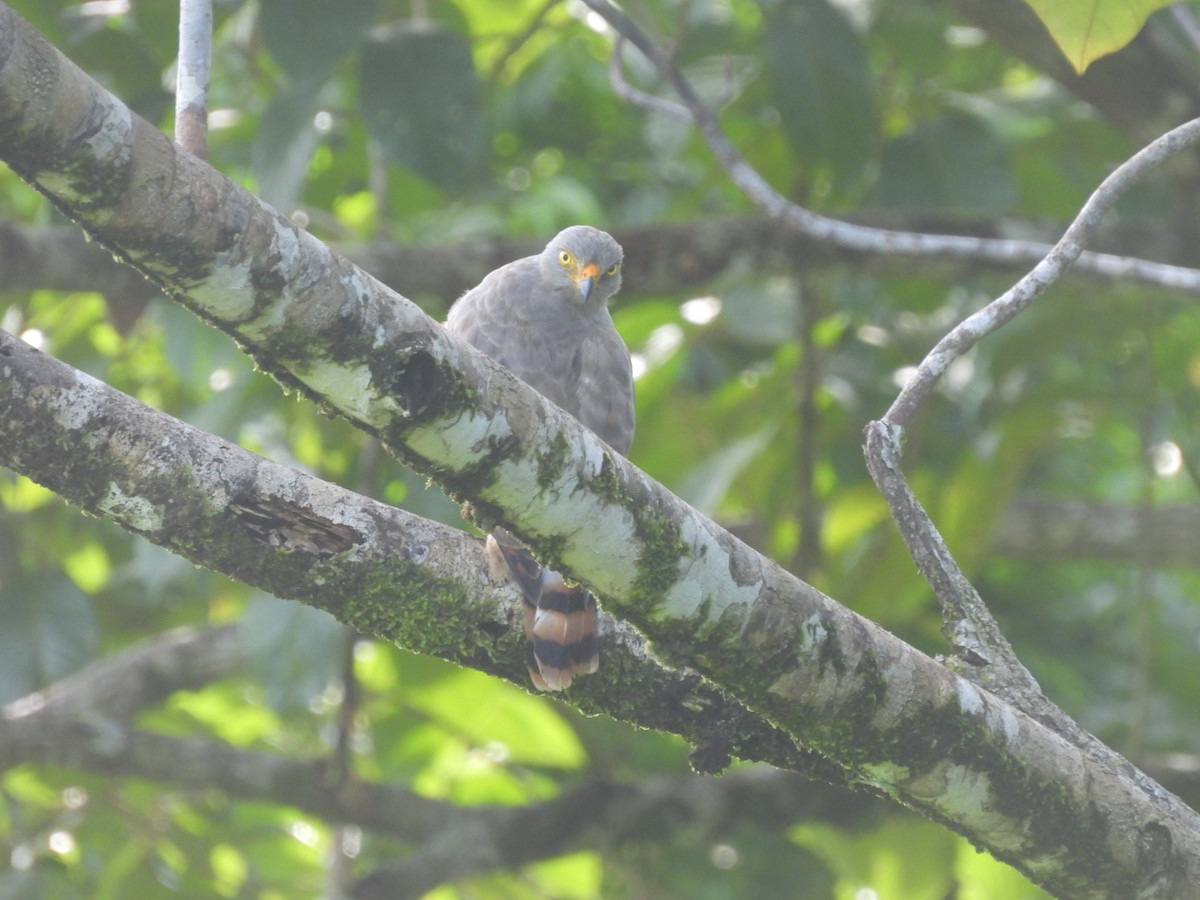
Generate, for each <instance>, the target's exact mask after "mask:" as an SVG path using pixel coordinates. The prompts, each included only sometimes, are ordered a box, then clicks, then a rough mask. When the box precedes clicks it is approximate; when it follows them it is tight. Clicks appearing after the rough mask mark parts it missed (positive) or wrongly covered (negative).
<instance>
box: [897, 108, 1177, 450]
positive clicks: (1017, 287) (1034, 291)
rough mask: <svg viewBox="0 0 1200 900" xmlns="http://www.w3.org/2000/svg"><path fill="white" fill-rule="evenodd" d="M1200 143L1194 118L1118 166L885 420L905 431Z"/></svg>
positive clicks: (926, 364) (955, 334)
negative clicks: (979, 345)
mask: <svg viewBox="0 0 1200 900" xmlns="http://www.w3.org/2000/svg"><path fill="white" fill-rule="evenodd" d="M1197 142H1200V119H1193V120H1192V121H1190V122H1185V123H1184V124H1183V125H1180V126H1179V127H1177V128H1174V129H1172V130H1171V131H1168V132H1167V133H1166V134H1164V135H1162V137H1160V138H1158V139H1157V140H1155V141H1153V142H1151V143H1150V144H1148V145H1147V146H1145V147H1143V148H1142V149H1141V150H1139V151H1138V152H1137V153H1135V154H1134V155H1133V156H1131V157H1130V158H1129V159H1128V160H1126V161H1125V162H1124V163H1122V164H1121V165H1120V166H1118V167H1117V168H1116V169H1115V170H1114V171H1113V172H1112V174H1111V175H1109V176H1108V177H1107V178H1105V179H1104V181H1103V182H1101V184H1100V186H1099V187H1098V188H1096V190H1095V191H1094V192H1093V193H1092V195H1091V196H1090V197H1089V198H1088V200H1087V202H1086V203H1085V204H1084V205H1083V208H1082V209H1081V210H1080V211H1079V215H1077V216H1076V217H1075V220H1074V221H1073V222H1072V223H1071V224H1070V225H1069V226H1068V227H1067V230H1066V231H1065V232H1064V233H1063V236H1062V237H1061V238H1059V240H1058V243H1056V244H1055V245H1054V246H1053V247H1052V248H1050V251H1049V252H1048V253H1047V254H1046V255H1045V257H1044V258H1043V259H1042V260H1040V261H1039V262H1038V264H1037V265H1036V266H1034V267H1033V269H1032V270H1030V271H1029V272H1028V273H1027V274H1026V275H1025V276H1024V277H1023V278H1022V279H1021V280H1020V281H1018V282H1017V283H1016V284H1014V285H1013V286H1012V287H1011V288H1009V289H1008V290H1007V291H1005V292H1004V293H1003V294H1001V295H1000V296H999V297H997V298H996V299H995V300H993V301H992V302H991V303H989V304H988V305H987V306H985V307H984V308H983V309H981V310H979V311H978V312H976V313H974V314H973V315H970V316H968V317H967V318H966V319H964V320H963V321H962V322H961V323H959V325H958V326H957V327H955V328H954V329H953V330H952V331H951V332H950V333H949V334H947V335H946V336H945V337H943V338H942V339H941V340H940V341H938V343H937V345H936V346H935V347H934V348H933V349H932V350H931V351H929V354H928V355H927V356H926V357H925V359H923V360H922V361H921V364H920V366H918V367H917V371H916V373H915V374H914V375H913V377H912V378H911V379H909V381H908V384H906V385H905V386H904V389H903V390H902V391H901V392H900V394H899V395H898V396H897V397H896V399H895V401H894V402H893V403H892V405H891V408H890V409H888V411H887V414H886V415H885V416H884V417H883V418H884V421H886V422H888V423H889V424H890V425H893V426H897V427H899V428H901V429H903V428H905V427H906V426H907V425H908V423H909V422H910V421H911V419H912V416H913V413H914V412H916V410H917V408H918V407H919V406H920V404H921V402H922V401H923V400H924V399H925V397H926V396H928V394H929V392H930V391H931V390H932V389H933V386H934V384H935V383H936V382H937V380H938V379H939V378H940V377H941V376H942V374H943V373H944V372H945V371H946V369H947V368H948V367H949V365H950V364H951V363H952V362H954V360H956V359H958V358H959V357H960V356H962V355H963V354H964V353H965V352H966V351H967V350H969V349H970V348H971V347H972V346H974V345H975V343H976V342H977V341H978V340H979V339H980V338H982V337H984V336H986V335H988V334H991V333H992V332H993V331H995V330H996V329H998V328H1000V327H1001V326H1002V325H1005V324H1006V323H1008V322H1009V321H1011V320H1012V319H1013V317H1014V316H1016V315H1017V313H1019V312H1021V310H1023V309H1024V308H1025V307H1027V306H1028V305H1029V304H1030V303H1032V302H1033V301H1034V300H1035V299H1037V298H1038V297H1040V296H1041V295H1042V294H1043V293H1044V292H1045V291H1046V289H1047V288H1048V287H1050V285H1052V284H1053V283H1054V282H1055V281H1057V280H1058V279H1059V278H1060V277H1061V276H1062V275H1063V273H1064V272H1066V270H1067V269H1069V268H1070V267H1071V265H1072V264H1073V263H1075V262H1076V260H1078V259H1079V258H1080V256H1081V254H1082V253H1083V248H1084V246H1085V245H1086V244H1087V242H1088V240H1090V239H1091V237H1092V235H1093V234H1094V232H1095V230H1096V227H1097V226H1098V225H1099V224H1100V220H1101V219H1102V218H1103V217H1104V214H1105V213H1106V212H1108V210H1109V209H1110V208H1111V207H1112V206H1113V204H1114V203H1116V202H1117V200H1118V198H1120V196H1121V195H1122V194H1123V193H1125V191H1126V190H1127V189H1128V188H1129V187H1130V186H1132V185H1133V184H1134V183H1136V182H1137V181H1139V180H1140V179H1141V178H1142V177H1144V176H1145V175H1146V174H1147V173H1148V172H1150V171H1151V170H1152V169H1154V168H1156V167H1158V166H1159V165H1161V164H1162V163H1163V162H1164V161H1166V160H1167V159H1169V158H1170V157H1172V156H1174V155H1175V154H1176V153H1179V152H1180V151H1181V150H1184V149H1186V148H1188V147H1190V146H1192V145H1193V144H1195V143H1197Z"/></svg>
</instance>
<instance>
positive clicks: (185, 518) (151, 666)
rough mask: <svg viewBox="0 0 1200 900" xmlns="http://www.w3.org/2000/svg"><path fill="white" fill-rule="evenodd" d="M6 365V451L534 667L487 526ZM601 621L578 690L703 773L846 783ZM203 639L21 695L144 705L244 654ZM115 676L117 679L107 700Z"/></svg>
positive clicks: (487, 660)
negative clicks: (691, 753) (433, 516)
mask: <svg viewBox="0 0 1200 900" xmlns="http://www.w3.org/2000/svg"><path fill="white" fill-rule="evenodd" d="M0 373H2V376H3V377H0V464H3V465H5V466H8V467H10V468H12V469H13V470H15V471H18V472H21V473H22V474H24V475H27V476H28V477H30V478H32V479H34V480H35V481H38V482H39V483H41V484H44V485H46V486H47V487H49V488H51V489H52V490H54V491H55V492H56V493H58V494H59V495H60V496H62V497H64V498H65V499H67V500H68V501H70V502H72V503H74V504H76V505H78V506H80V507H81V508H83V509H85V510H87V511H88V512H91V513H93V514H95V515H97V516H100V517H102V518H106V519H108V520H110V521H113V522H116V523H117V524H119V525H121V526H122V527H123V528H126V529H127V530H129V531H132V532H134V533H136V534H139V535H141V536H142V537H145V538H146V539H147V540H150V541H152V542H153V543H156V544H158V545H160V546H163V547H166V548H167V549H168V550H171V551H172V552H174V553H177V554H179V555H181V556H184V557H186V558H187V559H190V560H191V561H192V562H195V563H196V564H198V565H202V566H204V567H205V568H208V569H212V570H214V571H218V572H223V573H225V574H227V575H229V576H231V577H233V578H236V579H238V580H240V581H243V582H245V583H247V584H251V585H255V586H257V587H260V588H262V589H264V590H267V591H270V592H272V593H274V594H276V595H278V596H281V597H286V598H291V599H297V600H302V601H304V602H305V603H307V604H309V605H311V606H315V607H318V608H320V609H324V610H326V611H328V612H329V613H331V614H332V615H333V616H334V617H336V618H338V619H340V620H341V621H343V622H346V623H347V624H350V625H352V626H355V627H359V628H361V629H362V630H364V631H369V632H370V633H372V634H375V635H377V636H379V637H381V638H383V639H385V640H390V641H394V642H396V643H399V644H400V645H402V646H405V647H408V648H410V649H413V650H416V651H417V652H421V653H428V654H431V655H435V656H440V657H442V658H444V659H449V660H452V661H454V662H457V663H460V664H462V665H466V666H470V667H472V668H476V669H479V670H480V671H483V672H487V673H489V674H492V675H496V676H498V677H502V678H506V679H508V680H510V681H514V682H516V683H518V684H524V683H525V677H526V676H525V665H524V634H523V630H522V626H521V624H520V623H521V621H522V617H523V612H522V606H521V603H522V601H521V600H520V599H519V597H518V596H517V592H516V590H515V589H514V588H512V587H511V586H509V585H502V586H499V587H497V586H493V585H491V584H489V583H488V581H487V579H486V576H485V573H486V571H487V564H486V561H485V559H484V553H483V545H482V542H481V541H480V540H478V539H477V538H473V537H471V536H470V535H468V534H466V533H464V532H462V531H460V530H458V529H456V528H451V527H450V526H448V525H442V524H440V523H437V522H432V521H429V520H427V519H422V518H421V517H419V516H415V515H412V514H410V513H406V512H404V511H403V510H399V509H396V508H395V507H391V506H387V505H385V504H382V503H378V502H376V501H374V500H370V499H368V498H366V497H363V496H361V495H359V494H355V493H354V492H352V491H349V490H346V489H344V488H340V487H337V486H336V485H332V484H329V483H327V482H324V481H321V480H319V479H317V478H314V477H312V476H310V475H305V474H303V473H301V472H297V471H295V470H292V469H288V468H286V467H284V466H281V465H278V464H276V463H272V462H270V461H268V460H265V459H263V458H262V457H259V456H256V455H254V454H253V453H250V452H249V451H247V450H243V449H242V448H240V447H236V446H234V445H232V444H229V443H227V442H226V441H223V440H221V439H220V438H216V437H214V436H212V435H208V434H205V433H204V432H201V431H198V430H197V429H195V428H192V427H190V426H188V425H185V424H184V423H182V422H180V421H179V420H177V419H174V418H172V417H170V416H167V415H165V414H163V413H160V412H156V411H155V410H152V409H150V408H149V407H147V406H144V405H143V404H140V403H138V402H137V401H135V400H134V399H132V398H131V397H127V396H126V395H124V394H122V393H120V392H119V391H116V390H114V389H113V388H110V387H108V386H107V385H104V384H101V383H100V382H98V381H96V380H95V379H93V378H91V377H90V376H87V375H85V374H84V373H82V372H78V371H76V370H74V369H72V368H70V367H69V366H67V365H65V364H63V363H61V362H59V361H57V360H55V359H53V358H52V357H49V356H46V355H44V354H42V353H40V352H38V351H36V350H34V349H33V348H32V347H30V346H29V345H27V344H25V343H23V342H22V341H19V340H17V339H15V338H13V337H12V336H11V335H8V334H6V333H4V332H2V331H0ZM601 636H602V640H603V644H604V651H603V652H604V660H605V661H604V665H605V668H606V670H607V671H609V672H610V674H611V675H612V678H613V680H614V682H615V684H605V683H603V682H600V683H597V684H594V685H592V690H591V691H589V692H586V693H584V692H580V691H572V697H571V699H572V701H573V702H574V703H575V704H576V705H577V706H579V708H581V709H583V710H584V711H590V712H601V711H602V712H605V713H607V714H608V715H611V716H614V717H615V718H619V719H624V720H626V721H629V722H632V723H634V724H636V725H639V726H641V727H645V728H653V729H656V730H661V731H670V732H674V733H676V734H679V735H680V736H682V737H683V738H684V739H685V740H687V741H689V742H690V743H692V744H693V745H694V746H696V748H697V750H696V756H695V761H696V763H697V765H698V766H700V767H701V768H704V769H705V770H707V771H713V770H717V769H720V768H723V767H724V766H725V765H726V764H728V761H729V757H730V755H734V756H739V757H741V758H744V759H758V760H763V761H768V762H771V763H772V764H774V765H776V766H780V767H782V768H789V769H794V770H796V771H801V772H805V773H806V774H808V775H810V776H811V777H817V778H821V779H822V780H825V781H828V782H831V783H835V784H838V783H845V780H846V776H845V774H844V773H843V772H842V771H841V770H840V769H839V768H838V767H837V766H834V765H833V764H831V763H829V762H828V761H826V760H823V759H821V758H820V757H818V756H816V755H815V754H811V753H805V752H803V751H801V750H798V749H797V748H796V747H795V745H794V743H793V742H792V741H791V740H790V739H789V738H788V737H787V736H786V735H784V734H783V733H781V732H780V731H779V730H778V729H776V728H774V727H772V726H770V725H768V724H767V723H765V722H763V721H762V719H761V718H759V717H757V716H755V715H753V714H751V713H749V712H748V711H747V710H745V709H744V708H742V707H740V706H739V705H738V704H736V703H733V702H731V701H729V700H727V699H726V698H724V697H723V696H722V695H721V694H720V693H718V692H717V691H715V690H713V689H712V688H711V687H709V686H707V685H705V684H703V683H702V682H701V681H700V679H699V678H698V677H697V676H696V675H695V674H694V673H691V672H675V671H670V670H668V669H665V668H664V667H663V666H661V665H660V664H659V663H658V662H656V661H655V660H654V658H653V657H651V656H650V655H649V653H648V652H647V650H646V645H645V641H644V640H643V639H642V638H641V637H640V636H638V634H637V633H636V632H635V631H634V630H633V629H632V628H630V627H628V626H626V625H622V624H620V623H615V622H613V621H612V619H611V618H610V617H607V616H605V617H603V621H602V629H601ZM205 640H206V641H212V642H218V643H217V647H218V648H219V649H220V651H221V653H220V655H213V654H211V653H205V652H203V651H202V648H199V649H194V650H193V649H189V648H190V647H191V646H192V644H191V643H190V639H189V638H188V637H187V633H186V632H180V633H179V634H178V635H177V636H175V637H172V638H170V639H167V640H165V641H161V642H156V643H155V644H153V645H150V646H148V647H146V648H143V649H139V650H135V651H129V652H127V653H126V654H124V655H123V656H122V658H121V659H120V660H118V661H113V662H111V663H99V664H97V666H95V667H91V668H89V669H88V670H85V672H83V673H80V674H79V675H77V676H75V677H72V678H69V679H67V680H65V681H64V682H61V683H59V684H57V685H55V686H52V687H51V688H49V689H47V691H45V692H40V693H39V694H34V695H30V696H29V697H27V698H24V699H22V700H20V701H17V703H18V704H27V705H28V704H33V705H34V706H36V707H37V708H42V707H46V708H49V709H54V710H61V711H63V712H68V713H70V712H75V711H84V710H87V709H89V708H92V706H93V705H94V704H99V706H98V708H99V709H101V710H103V711H105V713H106V714H107V715H111V716H120V717H124V716H128V715H132V713H133V712H135V711H136V710H137V709H140V708H141V707H142V706H144V705H145V704H147V703H149V702H153V701H154V700H155V699H157V698H158V697H159V696H161V694H160V693H156V692H158V691H166V692H169V691H170V690H175V689H178V688H179V687H182V686H185V685H186V684H187V683H188V682H187V681H186V679H189V678H190V679H193V680H196V679H199V680H203V679H204V678H207V677H209V675H211V673H212V669H211V668H210V667H211V666H213V665H216V660H220V659H224V660H225V663H224V665H232V664H233V662H234V661H236V660H237V659H238V658H239V656H238V655H239V654H240V653H241V651H240V649H239V648H238V646H237V642H236V640H235V639H234V637H233V635H232V634H229V633H227V632H225V631H218V632H215V633H213V635H212V636H211V637H209V638H206V639H205ZM193 661H194V662H193ZM168 671H170V672H173V673H174V674H172V675H171V676H170V677H166V673H167V672H168ZM593 681H599V680H595V679H594V680H593ZM622 683H626V684H637V685H638V689H637V691H636V692H631V691H629V690H624V691H622V690H621V688H620V685H621V684H622ZM109 690H112V691H114V692H117V693H116V694H115V695H114V696H112V697H109V698H107V699H105V700H103V701H101V700H100V699H99V697H100V694H101V693H103V692H107V691H109ZM13 711H14V712H22V711H28V710H23V709H22V708H16V709H14V710H13Z"/></svg>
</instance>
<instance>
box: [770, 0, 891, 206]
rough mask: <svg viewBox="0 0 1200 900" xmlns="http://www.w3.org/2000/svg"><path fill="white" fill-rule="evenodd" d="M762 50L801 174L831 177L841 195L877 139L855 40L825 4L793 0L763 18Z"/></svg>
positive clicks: (865, 72)
mask: <svg viewBox="0 0 1200 900" xmlns="http://www.w3.org/2000/svg"><path fill="white" fill-rule="evenodd" d="M763 50H764V51H765V55H766V63H767V74H768V76H769V78H770V82H771V90H772V92H773V94H774V97H775V106H776V108H777V109H778V110H779V115H780V118H781V119H782V123H783V129H784V131H785V133H786V134H787V137H788V141H789V143H790V144H791V146H792V150H793V151H794V152H795V154H796V156H797V157H799V159H800V161H801V162H803V163H804V164H805V166H807V167H810V168H813V169H816V170H818V172H819V170H820V169H826V170H828V171H829V172H830V173H831V174H832V176H833V186H834V188H835V190H839V191H840V192H845V191H846V190H847V189H849V188H851V187H853V186H854V185H855V184H856V183H857V182H858V181H859V179H860V178H861V176H862V174H863V170H864V168H865V166H866V164H867V162H868V161H869V160H870V159H871V158H872V157H873V156H874V154H875V148H876V145H877V140H876V138H877V134H878V127H877V124H876V115H875V102H874V95H873V90H872V81H871V77H870V71H869V69H868V67H867V57H866V52H865V51H864V49H863V46H862V42H861V40H860V39H859V36H858V34H857V33H856V32H855V31H854V29H853V28H852V27H851V26H850V23H849V22H847V21H846V19H845V17H844V16H843V15H842V14H841V13H839V12H838V11H837V10H835V9H834V8H833V7H832V6H830V5H829V4H828V3H826V2H824V0H790V2H783V3H780V4H778V5H777V6H776V7H775V8H774V9H773V10H771V11H769V12H768V15H767V19H766V22H765V24H764V28H763ZM813 174H817V173H813ZM810 177H811V175H810Z"/></svg>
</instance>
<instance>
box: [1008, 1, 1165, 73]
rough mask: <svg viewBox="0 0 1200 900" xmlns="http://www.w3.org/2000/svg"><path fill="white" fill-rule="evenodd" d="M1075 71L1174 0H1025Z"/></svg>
mask: <svg viewBox="0 0 1200 900" xmlns="http://www.w3.org/2000/svg"><path fill="white" fill-rule="evenodd" d="M1026 2H1028V3H1029V5H1030V6H1032V7H1033V10H1034V12H1036V13H1037V14H1038V18H1040V19H1041V20H1042V22H1043V23H1044V24H1045V26H1046V29H1047V30H1048V31H1049V32H1050V35H1051V36H1052V37H1053V38H1054V42H1055V43H1056V44H1058V46H1059V48H1060V49H1061V50H1062V52H1063V54H1064V55H1065V56H1066V57H1067V59H1068V60H1070V61H1071V65H1073V66H1074V67H1075V71H1077V72H1083V70H1084V69H1086V68H1087V67H1088V66H1089V65H1091V64H1092V63H1093V62H1095V61H1096V60H1097V59H1099V58H1100V57H1102V56H1107V55H1108V54H1109V53H1115V52H1116V51H1117V50H1120V49H1121V48H1122V47H1124V46H1125V45H1126V44H1128V43H1129V42H1130V41H1132V40H1133V39H1134V38H1135V37H1136V36H1137V33H1138V32H1139V31H1141V30H1142V26H1143V25H1145V24H1146V19H1148V18H1149V17H1150V14H1151V13H1152V12H1154V11H1155V10H1157V9H1161V8H1162V7H1164V6H1169V5H1170V4H1171V3H1172V2H1173V0H1026Z"/></svg>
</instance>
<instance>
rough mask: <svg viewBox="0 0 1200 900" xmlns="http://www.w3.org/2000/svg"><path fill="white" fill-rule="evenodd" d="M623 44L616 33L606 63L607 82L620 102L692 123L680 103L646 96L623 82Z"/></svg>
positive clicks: (621, 37) (626, 82)
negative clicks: (611, 51) (614, 42)
mask: <svg viewBox="0 0 1200 900" xmlns="http://www.w3.org/2000/svg"><path fill="white" fill-rule="evenodd" d="M625 44H626V40H625V35H623V34H620V33H618V34H617V42H616V44H615V45H614V46H613V54H612V57H611V58H610V59H609V61H608V81H609V83H610V84H611V85H612V88H613V91H615V92H616V95H617V96H618V97H620V98H621V99H622V100H625V101H626V102H628V103H632V104H633V105H634V106H640V107H642V108H643V109H651V110H654V111H655V112H660V113H663V114H664V115H668V116H671V117H672V118H675V119H683V120H684V121H685V122H690V121H692V113H691V110H689V109H688V108H687V107H686V106H684V105H683V104H682V103H676V102H675V101H674V100H668V99H667V98H665V97H658V96H655V95H654V94H648V93H646V92H645V91H643V90H640V89H638V88H635V87H634V86H633V85H632V84H630V83H629V82H628V81H626V80H625V73H624V71H623V69H624V65H625Z"/></svg>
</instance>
